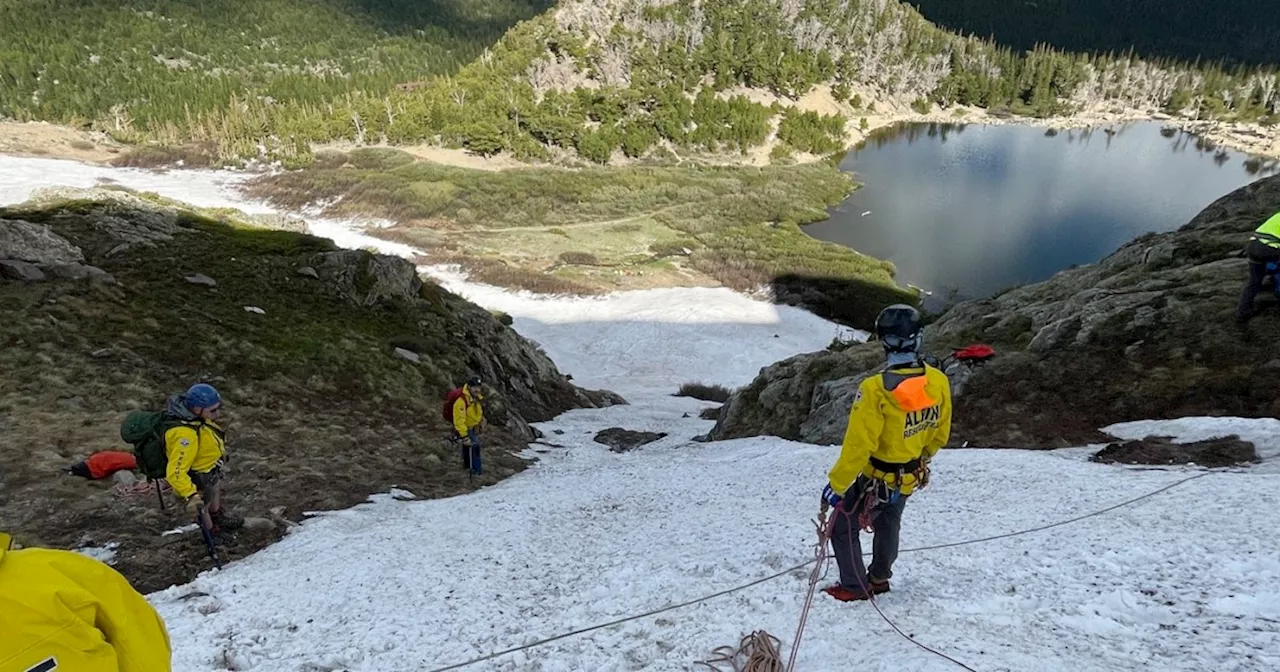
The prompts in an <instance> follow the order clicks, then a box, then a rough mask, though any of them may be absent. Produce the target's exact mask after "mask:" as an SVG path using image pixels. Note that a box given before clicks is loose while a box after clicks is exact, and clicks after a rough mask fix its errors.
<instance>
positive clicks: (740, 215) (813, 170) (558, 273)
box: [250, 163, 916, 322]
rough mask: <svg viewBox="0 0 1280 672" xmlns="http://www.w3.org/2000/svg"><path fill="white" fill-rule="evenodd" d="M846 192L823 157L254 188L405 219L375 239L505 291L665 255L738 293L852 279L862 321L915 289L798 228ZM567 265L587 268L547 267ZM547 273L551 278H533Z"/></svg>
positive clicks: (291, 199)
mask: <svg viewBox="0 0 1280 672" xmlns="http://www.w3.org/2000/svg"><path fill="white" fill-rule="evenodd" d="M852 187H853V185H852V181H851V179H850V178H849V176H848V175H846V174H844V173H841V172H840V171H839V170H837V169H836V168H834V167H833V166H831V165H828V164H826V163H815V164H809V165H803V166H794V167H766V168H747V167H656V166H644V167H626V168H609V169H605V168H587V169H581V170H563V169H557V168H530V169H521V170H507V171H496V172H495V171H481V170H470V169H463V168H453V167H447V166H440V165H437V164H430V163H413V164H409V165H403V166H400V167H396V168H392V169H390V170H385V171H375V170H367V169H359V168H352V167H346V168H324V169H321V168H312V169H306V170H300V171H292V172H286V173H280V174H276V175H271V176H267V177H263V178H259V179H258V180H256V181H255V182H254V183H253V184H252V185H251V188H250V191H251V194H252V195H254V196H257V197H261V198H265V199H268V200H270V201H272V202H274V203H276V204H277V205H280V206H283V207H288V208H300V207H304V206H306V205H309V204H312V203H316V202H322V201H323V202H332V201H334V200H336V201H337V203H336V204H335V205H333V206H331V207H330V212H329V214H331V215H334V216H342V217H359V216H371V217H385V218H389V219H392V220H394V221H397V222H399V226H397V227H395V228H393V229H386V230H382V231H381V232H379V235H387V236H391V237H393V238H394V239H395V240H397V241H401V242H406V243H409V244H412V245H415V246H418V247H420V248H425V249H426V250H427V251H428V253H429V255H431V256H436V257H438V258H441V259H442V260H447V261H454V262H458V263H463V264H464V265H469V268H470V269H471V270H472V271H473V272H474V273H476V274H477V276H478V277H480V278H481V279H485V280H486V281H489V282H496V283H497V284H501V285H504V286H516V287H521V288H524V289H530V290H532V291H545V290H546V289H547V288H548V287H554V289H553V290H552V291H555V292H560V291H566V292H583V293H590V292H593V291H602V290H605V289H612V288H615V287H616V286H617V285H616V284H614V283H616V281H617V276H616V273H614V274H601V273H600V272H599V271H598V270H596V271H595V272H594V274H593V271H592V269H591V268H589V267H588V265H587V264H585V262H583V261H582V259H585V257H582V256H580V255H587V254H589V255H592V257H593V258H594V259H595V261H596V263H597V264H598V265H603V266H622V267H635V266H637V265H641V264H649V263H650V262H652V261H653V260H654V258H655V257H657V258H660V259H665V260H666V261H667V263H666V264H664V265H663V266H648V267H647V270H648V271H649V272H652V273H659V274H662V273H666V274H671V275H670V277H675V275H676V274H677V273H678V272H679V267H678V266H677V263H678V264H683V265H685V266H687V267H688V268H690V269H692V270H694V271H697V272H699V273H701V274H703V275H705V276H707V277H709V278H711V279H713V280H715V281H717V282H719V283H721V284H724V285H726V286H728V287H731V288H734V289H739V290H752V289H756V288H759V287H762V286H769V285H770V284H771V283H773V282H774V281H775V280H777V279H778V278H780V277H790V278H794V277H799V276H807V277H817V278H829V279H833V280H844V281H857V283H859V286H860V287H865V288H871V289H874V290H875V291H874V292H873V294H872V295H873V297H874V300H872V301H870V302H869V303H871V304H875V305H869V306H866V307H865V308H862V307H860V308H859V309H858V310H857V311H854V312H855V313H857V317H856V320H857V321H859V322H863V321H864V320H865V318H867V317H874V312H871V314H870V315H869V316H865V315H862V313H863V312H868V311H878V310H879V309H880V308H882V307H883V306H884V305H888V304H889V303H893V302H895V301H907V302H915V301H916V297H915V295H914V293H912V292H908V291H906V290H902V289H900V288H898V287H897V286H896V284H895V283H894V280H893V273H894V269H893V266H892V265H891V264H888V263H886V262H883V261H880V260H877V259H873V258H871V257H867V256H864V255H861V254H858V253H856V252H854V251H852V250H850V249H848V248H845V247H842V246H839V245H835V244H831V243H824V242H820V241H818V240H815V239H813V238H811V237H809V236H808V235H806V234H805V233H804V232H803V231H802V230H801V229H800V225H802V224H808V223H812V222H816V221H821V220H823V219H825V218H826V217H827V214H826V208H827V207H829V206H831V205H834V204H835V203H838V202H840V201H841V200H843V199H844V197H845V196H847V195H848V193H849V191H850V190H851V189H852ZM685 249H688V250H690V251H691V254H689V255H687V256H686V255H685V252H684V250H685ZM565 255H568V257H566V256H565ZM575 263H576V264H578V265H580V266H582V268H555V267H557V266H560V265H564V264H569V265H573V264H575ZM553 268H554V269H555V271H554V273H553V274H552V276H554V277H552V276H548V275H547V274H546V273H541V276H543V277H540V275H539V272H541V271H546V270H550V269H553ZM548 283H550V285H549V284H548ZM881 301H883V303H880V302H881Z"/></svg>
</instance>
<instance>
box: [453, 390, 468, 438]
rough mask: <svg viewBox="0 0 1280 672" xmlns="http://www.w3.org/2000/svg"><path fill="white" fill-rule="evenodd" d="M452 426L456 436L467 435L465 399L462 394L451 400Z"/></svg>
mask: <svg viewBox="0 0 1280 672" xmlns="http://www.w3.org/2000/svg"><path fill="white" fill-rule="evenodd" d="M453 428H454V429H455V430H457V432H458V436H466V435H467V400H466V399H465V398H463V397H462V396H459V397H458V399H457V401H454V402H453Z"/></svg>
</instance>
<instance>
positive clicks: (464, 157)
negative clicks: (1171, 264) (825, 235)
mask: <svg viewBox="0 0 1280 672" xmlns="http://www.w3.org/2000/svg"><path fill="white" fill-rule="evenodd" d="M735 94H743V95H747V96H748V97H750V98H751V99H753V100H756V101H757V102H760V103H762V104H766V105H767V104H770V103H772V102H775V101H776V102H780V103H782V104H783V105H793V106H795V107H797V108H799V109H801V110H812V111H816V112H821V113H823V114H842V115H844V116H845V118H846V119H848V123H847V124H846V126H847V128H848V129H849V130H848V131H847V132H846V141H847V143H848V146H849V147H850V148H852V147H855V146H856V145H858V143H860V142H862V141H863V140H865V139H866V138H867V137H868V136H869V135H871V134H872V133H874V132H875V131H877V130H880V129H884V128H887V127H890V126H893V125H895V124H900V123H910V122H923V123H949V124H981V125H1005V124H1021V125H1029V126H1040V127H1044V128H1046V129H1047V128H1056V129H1069V128H1087V127H1103V128H1105V127H1110V126H1116V125H1120V124H1124V123H1128V122H1135V121H1154V122H1158V123H1161V124H1164V125H1165V126H1166V127H1170V128H1175V129H1178V130H1181V131H1185V132H1188V133H1191V134H1194V135H1196V136H1198V137H1201V138H1204V139H1205V140H1206V141H1208V142H1210V143H1212V144H1213V145H1215V146H1219V147H1223V148H1226V149H1231V150H1235V151H1239V152H1243V153H1246V154H1251V155H1254V156H1258V157H1261V158H1263V159H1270V160H1274V161H1280V124H1277V125H1272V126H1264V125H1262V124H1256V123H1249V124H1246V123H1240V122H1224V121H1202V120H1194V119H1184V118H1175V117H1170V116H1169V115H1167V114H1163V113H1160V112H1159V111H1156V110H1121V111H1117V110H1115V109H1113V108H1107V107H1105V106H1100V107H1098V108H1097V109H1089V110H1084V111H1081V112H1078V113H1076V114H1072V115H1070V116H1060V117H1047V118H1043V119H1042V118H1035V117H1017V116H1010V115H997V114H992V113H991V112H990V111H989V110H986V109H983V108H977V107H966V106H954V107H951V108H948V109H945V110H944V109H940V108H936V107H935V108H934V109H933V110H932V111H931V112H929V113H928V114H920V113H919V112H916V111H915V110H913V109H911V107H910V105H909V104H907V103H906V102H905V101H900V100H885V99H879V100H877V99H875V97H874V93H873V92H871V91H866V92H864V98H865V99H868V100H874V103H873V104H870V105H868V106H867V109H860V108H854V107H852V106H850V105H849V104H848V103H838V102H836V100H835V99H834V98H833V97H832V96H831V91H830V88H829V87H826V86H818V87H815V88H814V90H813V91H811V92H809V93H808V94H806V95H805V96H803V97H801V98H799V99H798V100H788V99H778V98H776V97H774V96H772V95H770V94H768V93H765V92H761V91H755V90H752V91H746V90H730V91H726V92H723V93H722V95H726V96H729V95H735ZM864 121H865V124H864V123H863V122H864ZM777 144H778V140H777V138H776V137H771V138H770V139H769V140H768V141H767V142H766V143H765V144H764V145H762V146H760V147H755V148H752V149H750V150H748V151H747V153H746V154H733V155H718V156H697V157H690V158H691V160H694V161H697V162H699V163H713V164H723V165H751V166H764V165H768V164H769V163H770V152H771V151H772V150H773V148H774V147H775V146H777ZM356 147H357V145H355V144H354V143H350V142H331V143H324V144H317V145H315V149H316V150H317V151H321V150H326V149H328V150H338V151H346V150H350V149H355V148H356ZM396 148H397V149H401V150H403V151H405V152H408V153H409V154H412V155H413V156H414V157H416V158H418V159H421V160H424V161H429V162H432V163H439V164H443V165H448V166H455V167H459V168H471V169H476V170H510V169H515V168H529V167H556V164H535V163H526V162H521V161H518V160H516V159H515V158H513V157H511V156H509V155H507V154H498V155H495V156H490V157H484V156H477V155H475V154H471V153H468V152H466V151H465V150H461V149H450V148H447V147H440V146H438V145H431V144H426V143H423V144H418V145H403V146H396ZM129 149H130V146H129V145H124V144H121V143H118V142H115V141H113V140H112V139H111V138H110V137H108V136H107V135H106V134H105V133H101V132H94V131H84V130H79V129H74V128H69V127H66V126H59V125H56V124H51V123H47V122H25V123H22V122H13V121H0V155H8V156H25V157H41V158H50V159H68V160H72V161H80V162H83V163H89V164H97V165H110V163H111V162H112V161H113V160H115V159H118V158H119V157H121V156H123V155H125V154H127V153H128V151H129ZM619 155H620V153H619ZM793 158H794V160H795V162H796V163H809V162H812V161H817V160H820V159H821V158H822V157H820V156H815V155H811V154H796V155H795V156H794V157H793ZM635 163H637V162H636V161H633V160H627V159H625V158H618V159H617V160H615V161H613V162H611V163H610V165H613V166H625V165H632V164H635Z"/></svg>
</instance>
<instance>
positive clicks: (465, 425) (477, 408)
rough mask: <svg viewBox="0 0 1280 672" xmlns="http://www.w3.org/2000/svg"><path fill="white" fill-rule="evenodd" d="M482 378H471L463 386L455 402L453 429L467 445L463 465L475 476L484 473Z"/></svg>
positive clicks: (464, 447) (464, 449)
mask: <svg viewBox="0 0 1280 672" xmlns="http://www.w3.org/2000/svg"><path fill="white" fill-rule="evenodd" d="M483 382H484V381H482V380H481V379H480V376H471V377H470V378H468V379H467V383H466V384H465V385H463V386H462V390H461V394H459V395H458V398H457V399H454V401H453V429H454V431H456V432H457V433H458V437H459V438H460V439H462V440H463V441H464V442H465V443H464V445H463V451H464V453H463V457H464V459H463V463H464V464H465V465H466V466H467V468H468V469H469V470H470V472H471V473H472V474H474V475H479V474H481V473H484V470H483V468H482V465H481V461H480V423H481V422H484V408H483V407H481V405H480V401H481V400H482V399H484V392H483V390H481V385H482V383H483Z"/></svg>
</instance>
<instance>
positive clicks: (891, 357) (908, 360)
mask: <svg viewBox="0 0 1280 672" xmlns="http://www.w3.org/2000/svg"><path fill="white" fill-rule="evenodd" d="M885 361H886V362H887V363H888V364H889V366H906V365H908V364H915V363H917V362H919V361H920V354H919V353H916V352H887V353H885Z"/></svg>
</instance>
